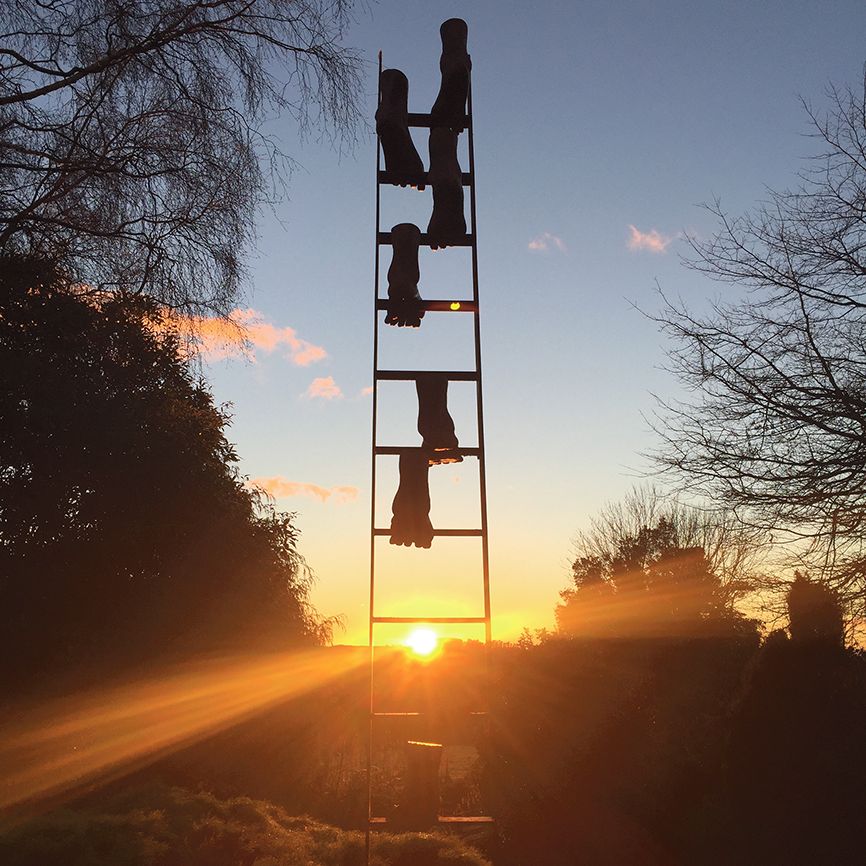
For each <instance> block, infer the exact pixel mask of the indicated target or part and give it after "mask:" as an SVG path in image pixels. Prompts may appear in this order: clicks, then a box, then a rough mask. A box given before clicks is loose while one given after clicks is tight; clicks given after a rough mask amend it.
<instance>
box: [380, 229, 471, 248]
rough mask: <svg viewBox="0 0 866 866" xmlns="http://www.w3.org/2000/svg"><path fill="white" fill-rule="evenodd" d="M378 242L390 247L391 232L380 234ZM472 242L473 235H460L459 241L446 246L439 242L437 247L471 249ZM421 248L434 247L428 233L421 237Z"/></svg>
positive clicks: (449, 242) (450, 242)
mask: <svg viewBox="0 0 866 866" xmlns="http://www.w3.org/2000/svg"><path fill="white" fill-rule="evenodd" d="M377 240H378V241H379V243H380V244H383V245H385V246H390V245H391V232H379V235H378V238H377ZM472 242H473V238H472V235H460V238H459V240H456V241H454V240H452V241H448V242H447V243H445V244H441V243H439V242H438V241H437V242H436V246H437V247H440V246H446V247H471V246H472ZM421 246H422V247H429V246H432V243H431V241H430V235H428V234H427V232H424V233H423V234H422V235H421Z"/></svg>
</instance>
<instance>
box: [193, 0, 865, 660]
mask: <svg viewBox="0 0 866 866" xmlns="http://www.w3.org/2000/svg"><path fill="white" fill-rule="evenodd" d="M449 17H462V18H464V19H465V20H466V21H467V22H468V25H469V51H470V54H471V55H472V63H473V67H472V87H473V103H474V130H475V160H476V191H477V206H478V255H479V274H480V298H481V337H482V355H483V376H484V407H485V417H484V427H485V440H486V450H487V484H488V513H489V529H490V566H491V585H492V609H493V636H494V638H495V639H501V640H510V639H514V638H515V637H516V636H517V635H518V634H519V633H520V631H521V629H522V628H523V627H524V626H526V627H529V628H530V629H537V628H542V627H552V626H553V616H554V608H555V606H556V603H557V601H558V593H559V591H560V590H561V589H563V588H565V587H566V585H567V583H568V579H569V555H570V550H571V539H572V538H573V536H574V534H575V532H576V531H578V530H580V529H582V528H586V527H587V525H588V521H589V520H590V518H591V517H592V516H593V514H595V513H596V512H597V511H598V510H599V508H600V507H602V506H603V505H604V504H605V503H607V502H609V501H615V500H617V499H619V498H621V497H622V496H623V495H624V494H625V493H626V492H627V491H628V489H629V488H630V487H631V486H632V485H633V484H634V483H635V482H639V481H640V480H641V474H642V473H643V472H645V471H646V470H647V469H648V468H649V466H650V464H649V463H648V461H647V459H646V458H645V457H643V456H641V455H642V454H644V453H645V452H647V451H648V450H651V449H652V448H653V446H654V444H655V440H654V438H653V433H652V431H651V429H650V427H649V423H648V421H647V415H649V414H651V413H652V411H653V409H654V406H655V397H654V396H653V395H657V396H658V397H661V398H663V399H670V398H675V397H677V396H678V395H680V391H679V389H678V386H677V383H676V382H675V380H674V379H673V378H672V377H671V375H670V374H669V373H667V372H666V371H665V370H664V363H665V351H666V348H669V347H667V345H666V343H665V338H664V336H663V335H661V334H660V333H659V332H658V329H657V326H656V325H655V323H654V322H652V321H651V320H650V319H649V318H648V317H647V316H646V315H645V314H644V312H649V313H652V312H654V311H656V310H658V308H659V306H660V300H659V297H658V295H657V293H656V292H657V288H658V287H661V289H662V290H663V291H664V292H665V294H667V295H670V296H673V297H679V298H682V299H683V300H684V301H685V302H686V303H687V304H689V305H690V306H691V307H692V308H694V309H696V310H701V309H706V307H707V305H708V304H709V303H710V302H711V301H712V300H713V299H714V298H722V299H724V298H730V297H732V294H731V293H732V292H736V291H737V290H736V289H734V288H731V287H727V286H724V285H721V284H716V283H713V282H711V281H710V280H708V279H707V278H706V277H703V276H701V275H698V274H695V273H693V272H691V271H688V270H686V269H685V268H684V267H683V266H682V264H681V261H680V256H681V255H682V254H684V253H685V252H686V244H685V242H684V240H683V234H684V233H690V234H693V235H695V236H697V237H708V236H709V235H711V234H712V232H713V230H714V228H715V225H716V224H715V222H714V219H713V218H712V216H711V215H709V214H708V213H706V212H705V211H704V210H702V208H701V207H700V205H701V203H702V202H707V201H710V200H712V199H714V198H715V197H719V198H720V199H721V201H722V205H723V207H724V208H725V209H726V210H728V211H729V212H731V213H733V214H738V213H742V212H744V211H745V210H747V209H748V208H750V207H752V206H754V205H755V204H756V203H757V202H759V201H760V200H761V199H762V198H763V197H765V195H766V189H767V188H768V187H769V188H784V187H786V186H790V185H791V184H793V183H795V182H796V172H797V171H798V170H800V169H802V168H803V159H804V158H805V157H807V156H809V155H810V154H812V153H814V151H815V147H816V144H815V142H814V141H813V140H812V139H811V138H809V137H808V135H807V133H808V131H809V126H808V119H807V117H806V115H805V112H804V110H803V107H802V105H801V102H800V99H801V98H803V99H806V100H807V101H809V102H811V103H812V104H813V105H815V106H816V107H817V108H821V107H823V106H826V104H827V102H826V98H825V89H826V86H827V85H828V84H829V83H830V82H834V83H836V84H841V85H845V84H850V85H852V86H854V87H856V86H858V83H859V82H860V81H861V80H862V75H863V63H864V61H866V48H864V46H866V12H864V8H863V5H862V2H855V0H850V2H849V0H839V2H829V3H821V4H818V3H807V2H796V0H786V2H761V3H754V2H740V0H735V2H727V3H725V4H717V3H714V4H711V3H695V2H694V0H691V2H664V0H656V2H652V3H650V2H636V0H607V2H583V3H580V4H576V3H572V2H564V0H563V2H554V0H539V2H534V3H524V4H519V5H512V4H508V5H506V4H502V3H497V2H492V0H484V2H463V3H456V2H448V0H445V2H437V3H435V4H433V3H420V2H406V0H401V2H394V0H383V2H379V3H374V4H371V5H369V6H365V7H363V8H360V9H358V10H356V15H355V21H354V23H353V24H352V25H351V26H350V27H349V29H348V31H347V33H346V35H345V44H346V45H349V46H351V47H354V48H356V49H357V50H358V51H359V52H361V54H362V56H363V58H364V63H365V90H364V94H363V101H364V102H363V111H364V116H365V118H366V122H367V127H366V128H363V129H361V130H359V133H358V141H357V144H356V146H355V147H354V149H353V150H352V151H351V152H348V153H347V152H345V151H343V152H340V150H339V149H337V148H335V147H333V146H330V145H329V144H328V142H327V141H320V140H318V139H317V138H316V137H311V138H307V139H306V140H302V139H301V138H300V137H299V135H298V131H297V129H296V128H295V127H294V125H293V124H292V123H291V122H290V121H279V122H275V123H274V124H272V126H271V131H272V132H273V133H274V134H275V135H276V136H277V137H278V139H279V143H280V145H281V147H282V148H283V149H284V150H285V151H286V152H288V153H289V154H291V155H292V156H293V157H294V158H295V159H296V160H297V162H298V164H299V167H298V169H297V170H296V171H295V172H294V173H293V175H292V176H291V178H290V181H289V186H288V194H287V196H286V197H285V199H284V200H283V201H281V202H280V203H278V204H277V206H276V207H275V208H274V209H273V210H266V211H263V212H262V213H261V215H260V218H259V242H258V248H257V250H256V252H255V255H254V257H253V260H252V261H251V281H250V287H249V291H248V293H247V297H245V298H244V299H243V301H242V302H241V304H240V305H239V311H238V313H237V317H238V319H239V320H240V321H242V322H243V323H244V324H246V325H247V326H248V327H249V329H250V330H249V335H250V340H251V350H250V352H249V354H248V356H247V357H240V356H239V353H238V352H237V351H236V350H235V349H233V348H232V347H230V346H222V347H220V346H219V345H215V348H214V349H213V350H212V351H211V352H210V353H209V354H207V355H206V357H205V359H204V360H205V366H204V370H205V374H206V376H207V378H208V380H209V381H210V383H211V386H212V389H213V393H214V396H215V398H216V400H217V402H219V403H228V404H230V406H231V412H232V414H233V422H232V426H231V429H230V431H229V438H230V439H231V440H232V441H233V442H234V443H235V444H236V445H237V449H238V452H239V454H240V467H241V471H242V472H243V473H244V474H246V475H248V476H249V478H250V479H253V480H255V481H256V482H257V483H259V484H261V485H263V486H265V487H266V488H267V489H268V490H270V491H271V492H272V493H273V495H274V496H275V498H276V502H277V505H278V507H280V508H281V509H284V510H287V511H292V512H296V513H297V518H296V523H297V526H298V527H299V529H300V530H301V532H302V536H301V540H300V549H301V552H302V553H303V554H304V556H305V557H306V559H307V561H308V562H309V564H310V566H311V567H312V569H313V570H314V572H315V574H316V578H317V582H316V585H315V588H314V590H313V594H312V600H313V602H314V604H315V605H316V606H317V607H318V609H319V610H320V612H321V613H323V614H325V615H338V614H339V615H342V616H343V617H344V618H345V622H346V629H345V631H344V632H342V633H340V634H338V635H337V636H336V642H338V643H365V642H366V631H367V615H368V610H367V598H368V581H369V520H370V431H371V409H372V402H371V397H370V394H369V389H370V386H371V384H372V382H371V378H372V376H371V368H372V345H373V315H372V300H373V291H374V288H373V262H374V244H373V237H374V235H373V232H374V218H375V211H374V206H375V177H374V169H375V163H376V141H375V135H374V126H373V115H374V112H375V107H376V66H377V52H378V51H379V50H380V49H381V50H382V52H383V57H384V65H385V67H386V68H388V67H392V68H393V67H396V68H398V69H401V70H403V72H405V73H406V75H407V76H408V78H409V109H410V111H417V112H427V111H429V109H430V106H431V105H432V103H433V100H434V99H435V96H436V93H437V91H438V86H439V70H438V61H439V54H440V45H441V43H440V40H439V25H440V24H441V22H442V21H444V20H445V19H447V18H449ZM464 137H465V136H464ZM415 140H416V146H417V147H418V150H419V152H420V153H421V155H422V157H423V158H424V160H425V162H426V156H427V146H426V136H425V135H423V132H422V131H416V132H415ZM462 153H463V156H462V157H461V158H462V160H463V167H464V170H468V168H467V166H466V165H465V151H463V152H462ZM467 206H468V197H467ZM430 207H431V199H430V191H429V189H428V190H427V191H426V192H418V191H415V190H408V189H407V190H400V189H397V188H394V189H389V190H385V191H384V192H383V199H382V228H383V229H388V228H389V227H390V225H393V224H395V223H398V222H413V221H414V222H416V223H417V224H418V225H419V226H421V228H422V230H423V229H425V228H426V221H427V219H428V218H429V212H430ZM383 255H384V256H385V258H383V260H382V261H383V271H384V270H387V265H388V262H389V259H388V257H387V254H386V252H385V253H383ZM425 290H426V296H428V297H435V296H436V295H437V294H438V295H440V296H443V297H449V296H451V295H452V294H455V295H456V296H458V297H459V296H461V295H462V294H463V291H464V290H465V292H466V293H467V295H468V292H469V291H470V290H471V281H470V272H469V259H468V253H467V252H466V251H463V250H459V249H451V250H446V251H440V252H437V253H433V252H432V251H429V250H427V251H422V257H421V285H420V291H421V294H422V296H425ZM384 291H386V286H383V292H384ZM641 311H644V312H641ZM381 316H382V314H380V319H381ZM378 327H379V329H380V330H379V334H380V352H381V355H380V366H381V367H383V368H387V367H400V366H403V367H409V366H411V365H412V363H414V364H417V365H418V366H422V365H424V366H427V365H429V367H430V368H432V369H442V368H444V369H461V368H463V369H468V368H471V365H470V367H467V366H466V365H467V364H468V363H469V362H470V359H471V351H472V343H471V316H469V315H464V314H459V315H447V314H438V315H437V314H428V316H427V317H426V318H425V320H424V322H423V325H422V327H421V329H420V330H418V331H411V332H409V333H406V332H405V331H403V330H401V331H399V332H398V331H397V329H392V328H387V326H385V325H383V324H381V323H380V325H379V326H378ZM472 387H473V386H471V385H459V384H453V385H452V386H451V390H450V392H449V399H450V406H451V408H452V414H453V415H454V417H455V422H456V424H457V433H458V436H460V439H461V444H464V445H474V444H476V443H475V436H476V432H475V429H474V420H473V418H474V416H473V414H472V411H471V402H470V401H471V394H472V392H471V390H470V391H466V388H470V389H471V388H472ZM413 390H414V389H413V388H412V386H411V384H409V385H408V386H406V385H404V384H403V383H388V384H387V385H386V386H383V387H382V388H381V389H380V404H381V409H382V414H381V415H380V433H381V435H380V444H409V445H412V444H418V442H419V437H418V435H417V432H416V431H415V420H416V417H415V415H416V411H417V402H416V399H415V395H414V393H413ZM388 461H390V463H389V462H388ZM379 466H380V472H379V480H378V484H379V493H380V495H379V496H377V500H378V502H377V524H378V525H380V526H387V525H388V521H389V519H390V500H391V498H392V496H393V493H394V492H395V491H396V483H397V476H396V458H380V464H379ZM430 478H431V498H432V502H433V507H432V513H431V516H432V518H433V522H434V525H437V524H438V525H440V526H444V525H450V526H459V525H472V524H473V522H477V462H476V461H474V460H471V459H467V460H466V461H464V463H462V464H459V465H456V466H449V467H436V468H435V469H431V474H430ZM476 525H477V523H476ZM377 544H380V545H381V546H380V547H377V551H381V554H379V553H378V552H377V556H378V557H379V562H380V564H381V567H382V570H381V572H380V576H381V582H380V589H381V592H380V593H378V594H377V604H378V605H379V607H378V609H377V611H376V612H377V614H379V615H398V616H402V615H423V616H428V615H430V616H434V615H440V616H441V615H448V614H453V615H457V616H472V615H478V614H479V613H481V610H480V605H481V592H480V588H481V576H480V546H479V544H478V541H477V540H475V539H448V538H437V539H434V542H433V548H432V549H431V550H429V551H424V550H416V549H414V548H413V549H395V548H390V547H389V545H388V542H387V539H382V540H380V542H377ZM401 630H402V632H405V629H403V628H402V627H395V629H394V631H393V633H392V634H389V633H387V632H386V631H384V630H383V631H382V632H381V633H380V635H379V638H380V639H381V640H382V641H389V640H400V639H401V638H402V636H403V634H402V632H401ZM461 636H464V637H476V636H477V637H481V636H482V634H481V632H479V633H478V634H477V635H476V634H474V633H472V632H471V631H469V632H467V631H464V632H462V633H461Z"/></svg>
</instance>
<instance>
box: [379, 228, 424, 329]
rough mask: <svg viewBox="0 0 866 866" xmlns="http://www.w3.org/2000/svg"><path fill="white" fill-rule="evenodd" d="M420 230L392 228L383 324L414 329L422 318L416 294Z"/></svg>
mask: <svg viewBox="0 0 866 866" xmlns="http://www.w3.org/2000/svg"><path fill="white" fill-rule="evenodd" d="M420 245H421V229H419V228H418V226H416V225H413V224H412V223H400V224H399V225H396V226H394V227H393V228H392V229H391V250H392V254H391V267H389V268H388V310H387V312H386V313H385V324H386V325H398V326H399V327H401V328H403V327H409V328H417V327H419V326H420V324H421V319H423V318H424V309H423V301H422V300H421V296H420V295H419V294H418V280H419V279H420V276H421V273H420V271H419V269H418V247H419V246H420Z"/></svg>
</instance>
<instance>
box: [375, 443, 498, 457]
mask: <svg viewBox="0 0 866 866" xmlns="http://www.w3.org/2000/svg"><path fill="white" fill-rule="evenodd" d="M373 450H374V451H375V453H376V454H380V455H381V454H391V455H395V454H396V455H400V454H414V453H416V452H418V451H423V452H425V453H426V454H455V453H456V454H459V455H460V456H461V457H478V456H479V455H480V454H481V449H480V448H449V449H448V450H447V451H431V450H430V449H429V448H421V447H420V446H416V445H413V446H408V447H407V446H403V445H377V446H376V447H375V448H374V449H373Z"/></svg>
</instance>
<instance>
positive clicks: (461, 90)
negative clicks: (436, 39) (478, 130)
mask: <svg viewBox="0 0 866 866" xmlns="http://www.w3.org/2000/svg"><path fill="white" fill-rule="evenodd" d="M468 31H469V28H468V27H467V26H466V22H465V21H464V20H463V19H462V18H449V19H448V20H447V21H445V22H444V23H443V24H442V26H441V27H440V28H439V35H440V36H441V37H442V56H441V58H440V59H439V71H440V72H441V73H442V84H441V85H440V87H439V95H438V96H437V97H436V102H435V103H434V104H433V109H432V111H431V112H430V114H431V115H432V120H433V125H434V126H447V127H449V128H450V129H453V130H455V131H456V132H460V131H461V130H462V129H463V120H464V117H465V116H466V97H467V95H468V93H469V70H470V69H472V60H471V58H470V57H469V54H468V53H467V51H466V38H467V35H468Z"/></svg>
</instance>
